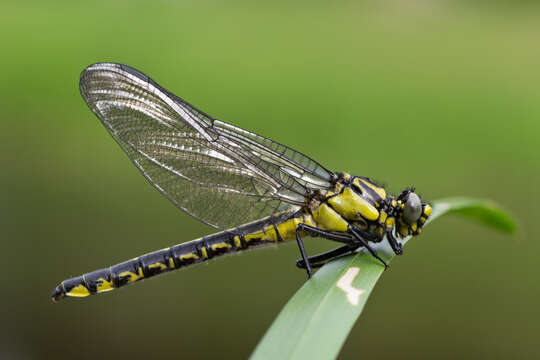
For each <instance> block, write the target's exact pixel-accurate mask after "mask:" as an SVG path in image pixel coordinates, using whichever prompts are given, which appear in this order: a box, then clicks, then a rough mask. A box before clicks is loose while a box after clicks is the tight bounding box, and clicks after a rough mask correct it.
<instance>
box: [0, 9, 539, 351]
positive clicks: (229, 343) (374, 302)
mask: <svg viewBox="0 0 540 360" xmlns="http://www.w3.org/2000/svg"><path fill="white" fill-rule="evenodd" d="M0 30H1V34H2V37H1V42H0V43H1V50H0V53H1V56H0V65H1V69H2V70H1V74H2V75H1V76H2V81H1V82H0V106H1V114H2V115H1V120H0V146H1V149H2V151H1V152H0V163H1V166H2V167H1V169H2V170H1V173H2V176H0V181H1V187H0V188H1V189H2V190H1V193H0V194H1V201H0V219H1V220H0V221H1V229H2V230H1V241H2V262H1V265H0V266H1V269H2V274H3V276H2V280H0V281H1V289H2V290H1V295H2V296H1V297H0V312H1V313H2V315H1V319H2V321H1V325H0V358H2V359H51V358H55V359H69V358H75V357H76V358H78V359H94V358H100V359H113V358H114V359H117V358H134V359H140V358H147V359H153V358H157V357H163V358H183V359H189V358H208V359H209V358H232V359H236V358H245V357H247V356H248V355H249V354H250V353H251V351H252V350H253V348H254V347H255V345H256V344H257V342H258V340H259V339H260V338H261V336H262V335H263V334H264V332H265V331H266V329H267V328H268V326H269V325H270V324H271V322H272V320H273V319H274V318H275V317H276V315H277V314H278V313H279V311H280V309H281V307H282V306H283V305H284V304H285V303H286V302H287V300H288V299H289V297H290V296H291V295H292V294H293V293H294V292H295V290H296V289H297V288H298V287H299V286H300V285H301V284H302V283H303V282H304V281H305V273H303V272H301V271H298V270H297V269H296V268H295V266H294V261H295V259H296V258H297V257H298V250H297V247H296V245H294V244H289V245H284V246H282V247H280V248H279V249H278V248H270V249H261V250H257V251H253V252H250V253H248V254H243V255H238V256H232V257H227V258H223V259H219V260H215V261H212V262H210V263H209V264H207V265H199V266H196V267H192V268H189V269H186V270H184V271H180V272H175V273H171V274H169V275H166V276H160V277H157V278H154V279H152V280H151V281H145V282H144V283H142V284H137V285H134V286H130V287H127V288H123V289H121V290H118V291H115V292H112V293H110V294H105V295H102V296H95V297H92V298H87V299H84V300H79V301H77V300H71V299H68V300H67V301H65V302H62V303H59V304H53V303H52V302H51V300H50V298H49V294H50V292H51V290H52V289H53V288H54V287H55V286H56V285H57V284H58V283H59V282H60V281H61V280H63V279H65V278H67V277H71V276H75V275H79V274H81V273H83V272H87V271H91V270H95V269H97V268H102V267H105V266H108V265H111V264H115V263H118V262H121V261H124V260H127V259H129V258H132V257H135V256H138V255H141V254H143V253H145V252H148V251H152V250H157V249H160V248H164V247H166V246H170V245H173V244H176V243H180V242H184V241H188V240H191V239H194V238H198V237H200V236H202V235H204V234H208V233H211V232H212V229H211V228H209V227H207V226H205V225H203V224H201V223H198V222H197V221H196V220H194V219H193V218H191V217H190V216H188V215H186V214H184V213H182V212H181V211H179V210H178V209H176V208H175V207H174V206H173V205H172V204H170V203H169V202H168V201H167V200H166V199H165V198H164V197H162V196H161V195H159V193H158V192H157V191H155V190H154V189H153V188H152V187H151V186H149V185H148V184H147V182H146V181H145V180H144V179H143V177H142V176H140V174H139V172H138V171H137V170H136V169H135V167H134V166H133V165H132V164H131V163H130V161H129V160H128V159H127V157H126V156H125V155H124V153H123V152H122V151H121V149H120V148H119V147H118V146H117V145H116V144H115V143H114V141H113V140H112V139H111V137H110V136H109V135H108V134H107V132H106V131H105V130H104V129H103V127H102V125H101V124H100V123H99V121H98V120H97V118H95V116H94V115H93V114H92V113H91V112H90V111H89V110H88V108H87V106H86V105H85V104H84V102H83V100H82V99H81V97H80V95H79V91H78V77H79V73H80V71H81V70H82V69H83V68H84V67H85V66H87V65H89V64H91V63H93V62H97V61H115V62H123V63H126V64H129V65H131V66H134V67H136V68H139V69H140V70H142V71H144V72H146V73H147V74H149V75H150V76H151V77H153V78H154V79H155V80H156V81H157V82H159V83H160V84H161V85H163V86H164V87H166V88H167V89H169V90H171V91H173V92H174V93H176V94H177V95H179V96H181V97H183V98H184V99H186V100H188V101H189V102H191V103H193V104H194V105H196V106H198V107H200V108H201V109H203V110H204V111H206V112H208V113H210V114H211V115H213V116H215V117H216V118H219V119H222V120H225V121H228V122H232V123H233V124H235V125H238V126H241V127H243V128H246V129H249V130H252V131H255V132H257V133H260V134H262V135H265V136H268V137H270V138H272V139H276V140H278V141H280V142H282V143H285V144H288V145H291V146H293V147H295V148H296V149H298V150H300V151H302V152H305V153H307V154H308V155H310V156H312V157H313V158H314V159H316V160H318V161H319V162H321V163H322V164H324V165H325V166H326V167H328V168H330V169H333V170H336V171H348V172H351V173H354V174H358V175H365V176H370V177H372V178H374V179H377V180H379V181H381V182H383V183H385V184H387V186H388V189H389V190H390V191H392V192H394V193H395V192H398V191H399V190H401V189H402V188H403V187H405V186H410V185H415V186H416V187H417V189H418V192H419V193H421V194H422V195H423V196H424V197H425V198H427V199H437V198H441V197H447V196H453V195H469V196H475V197H481V198H490V199H494V200H495V201H497V202H499V203H500V204H502V205H503V206H504V207H505V208H507V209H509V210H510V212H511V213H513V214H514V215H515V217H516V218H517V219H518V222H519V225H520V231H519V233H518V234H517V235H516V236H513V237H508V236H505V235H502V234H499V233H496V232H493V231H491V230H489V229H486V228H484V227H481V226H479V225H476V224H473V223H469V222H467V221H464V220H462V219H459V218H453V217H445V218H443V219H441V220H439V221H436V222H435V223H433V224H432V225H430V226H429V227H428V228H427V229H426V231H425V232H424V234H423V235H422V236H421V237H419V238H418V239H415V240H414V241H411V242H410V243H409V245H408V246H407V248H406V249H405V256H402V257H400V258H398V259H396V260H395V261H394V262H393V263H392V266H391V269H390V270H389V271H387V272H386V273H385V274H384V276H383V278H382V280H381V282H380V284H379V285H378V286H377V288H376V289H375V292H374V294H373V295H372V298H371V299H370V301H369V303H368V306H367V307H366V309H365V312H364V314H363V316H362V317H361V318H360V321H358V323H357V324H356V326H355V328H354V330H353V331H352V334H351V336H350V337H349V339H348V340H347V342H346V344H345V346H344V348H343V351H342V353H341V356H340V357H343V358H349V359H350V358H361V357H362V358H374V357H376V358H379V359H395V358H396V357H399V358H400V359H408V358H411V359H413V358H414V359H422V358H426V359H428V358H429V359H432V358H439V359H454V358H456V357H459V358H463V359H484V358H485V359H507V358H535V357H536V358H538V357H539V356H540V350H539V347H538V334H539V330H540V326H539V315H540V308H539V306H538V304H539V296H540V286H539V281H538V274H539V271H538V258H539V253H540V243H539V236H538V230H537V229H538V215H539V212H538V205H537V204H538V201H539V199H540V191H539V190H538V183H539V180H540V166H539V165H540V162H539V145H538V143H539V140H540V125H539V124H540V122H539V121H538V119H539V118H540V101H539V100H540V69H539V63H540V46H539V45H540V42H539V39H540V7H538V6H537V5H535V2H525V1H520V2H510V1H509V2H487V1H483V2H482V1H480V2H473V3H469V2H449V1H413V2H405V1H403V2H401V1H391V2H385V3H384V5H383V4H382V3H380V2H376V1H372V2H363V3H357V2H328V3H326V2H322V1H310V2H299V3H295V4H294V5H293V4H290V3H289V2H276V1H274V2H268V3H266V4H262V3H261V4H259V3H252V2H234V3H233V2H219V1H213V2H207V1H202V2H197V1H186V2H176V1H171V0H170V1H163V0H160V1H140V0H139V1H92V2H81V3H77V2H73V1H56V2H54V3H49V2H42V1H32V2H30V1H7V2H2V5H0ZM307 246H308V248H309V250H308V251H309V252H310V253H316V252H319V251H322V250H325V249H328V248H329V247H331V246H333V244H328V243H327V242H326V241H324V240H318V239H313V240H312V239H310V240H307Z"/></svg>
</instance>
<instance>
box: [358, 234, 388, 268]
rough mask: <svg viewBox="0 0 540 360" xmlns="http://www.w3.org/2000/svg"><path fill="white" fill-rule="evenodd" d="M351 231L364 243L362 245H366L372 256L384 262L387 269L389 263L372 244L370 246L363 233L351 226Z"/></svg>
mask: <svg viewBox="0 0 540 360" xmlns="http://www.w3.org/2000/svg"><path fill="white" fill-rule="evenodd" d="M349 231H350V232H351V234H353V236H354V237H355V239H356V240H358V241H359V242H360V243H361V244H362V246H364V247H365V248H366V249H367V250H368V251H369V253H370V254H371V256H373V257H374V258H375V259H377V260H379V261H380V262H381V263H383V265H384V269H385V270H386V269H388V264H387V263H386V261H384V260H383V259H382V258H381V257H380V256H379V255H377V252H376V251H375V250H373V248H372V247H371V246H369V244H368V242H367V241H366V240H365V239H364V238H363V237H362V235H360V234H359V232H358V229H355V228H354V227H353V226H350V227H349Z"/></svg>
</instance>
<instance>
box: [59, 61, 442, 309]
mask: <svg viewBox="0 0 540 360" xmlns="http://www.w3.org/2000/svg"><path fill="white" fill-rule="evenodd" d="M79 88H80V92H81V95H82V97H83V99H84V101H85V102H86V104H87V105H88V107H89V108H90V109H91V110H92V112H93V113H94V114H95V115H96V116H97V117H98V118H99V120H100V121H101V122H102V124H103V125H104V126H105V128H106V129H107V131H108V132H109V133H110V134H111V135H112V137H113V138H114V140H116V142H117V143H118V144H119V145H120V147H121V148H122V149H123V150H124V151H125V153H126V154H127V156H128V157H129V159H131V161H132V162H133V163H134V164H135V166H136V167H137V168H138V169H139V170H140V172H141V173H142V175H143V176H144V177H145V178H146V179H147V180H148V181H149V182H150V184H151V185H152V186H154V187H155V188H156V189H157V190H158V191H159V192H160V193H162V194H163V195H164V196H165V197H166V198H167V199H169V200H170V201H171V202H172V203H173V204H174V205H176V206H177V207H178V208H180V209H182V210H184V211H185V212H187V213H188V214H190V215H192V216H194V217H195V218H197V219H198V220H200V221H202V222H204V223H206V224H208V225H210V226H212V227H214V228H216V229H218V230H219V232H217V233H214V234H211V235H208V236H204V237H202V238H200V239H197V240H193V241H189V242H185V243H181V244H179V245H175V246H171V247H168V248H166V249H162V250H158V251H154V252H151V253H148V254H146V255H142V256H139V257H136V258H134V259H132V260H128V261H126V262H123V263H120V264H117V265H114V266H110V267H107V268H104V269H101V270H97V271H93V272H90V273H86V274H84V275H82V276H78V277H74V278H71V279H68V280H64V281H62V282H61V283H60V284H59V285H58V286H57V287H56V288H55V289H54V291H53V292H52V295H51V296H52V299H53V300H54V301H58V300H60V299H63V298H65V297H86V296H89V295H93V294H99V293H103V292H107V291H110V290H113V289H116V288H120V287H122V286H124V285H127V284H132V283H135V282H137V281H140V280H143V279H147V278H150V277H153V276H155V275H158V274H162V273H165V272H169V271H172V270H177V269H182V268H185V267H187V266H191V265H194V264H198V263H201V262H204V261H207V260H210V259H213V258H216V257H220V256H223V255H227V254H232V253H237V252H241V251H245V250H247V249H252V248H255V247H262V246H267V245H273V244H279V243H283V242H287V241H296V242H297V244H298V248H299V251H300V255H301V258H300V259H298V260H297V261H296V266H297V267H299V268H301V269H305V271H306V272H307V275H308V278H309V277H311V275H312V272H313V269H314V268H318V267H321V266H322V265H324V264H325V263H327V262H329V261H331V260H333V259H335V258H337V257H341V256H345V255H348V254H350V253H353V252H356V251H365V252H369V253H370V254H371V255H372V256H373V257H374V258H375V259H376V261H379V262H380V263H381V266H384V267H385V268H386V267H387V266H388V265H387V263H386V262H385V261H384V260H383V259H382V258H381V257H380V256H379V255H378V253H377V252H376V250H375V249H374V248H373V246H374V245H375V244H376V243H380V242H382V241H387V242H388V243H389V245H390V247H391V248H392V250H393V251H394V252H395V253H396V254H398V255H401V254H402V253H403V248H402V245H403V243H402V240H403V239H404V238H405V237H407V236H415V235H418V234H420V233H421V231H422V227H423V225H424V224H425V223H426V221H427V219H428V217H429V216H430V214H431V211H432V207H431V205H430V204H429V203H427V202H424V201H422V200H421V198H420V196H419V195H417V194H416V193H415V189H414V188H412V187H411V188H406V189H404V190H403V191H402V192H401V193H400V194H399V195H398V196H392V195H391V194H387V193H386V191H385V189H384V187H383V186H381V185H378V184H377V183H376V182H374V181H373V180H371V179H370V178H368V177H364V176H355V175H351V174H349V173H345V172H332V171H330V170H328V169H326V168H325V167H323V166H322V165H321V164H319V163H318V162H316V161H315V160H313V159H311V158H309V157H308V156H306V155H304V154H302V153H300V152H298V151H296V150H294V149H292V148H290V147H288V146H285V145H282V144H280V143H278V142H275V141H273V140H270V139H268V138H266V137H263V136H261V135H257V134H255V133H253V132H250V131H247V130H244V129H241V128H239V127H236V126H233V125H231V124H228V123H226V122H223V121H220V120H217V119H215V118H213V117H211V116H210V115H207V114H206V113H204V112H203V111H201V110H199V109H197V108H196V107H195V106H193V105H191V104H189V103H188V102H186V101H184V100H183V99H181V98H180V97H178V96H176V95H174V94H173V93H171V92H170V91H168V90H166V89H165V88H163V87H162V86H160V85H159V84H158V83H156V82H155V81H154V80H152V79H151V78H150V77H148V76H147V75H145V74H144V73H142V72H141V71H139V70H137V69H135V68H133V67H130V66H127V65H124V64H119V63H96V64H93V65H90V66H88V67H87V68H86V69H85V70H83V72H82V73H81V77H80V83H79ZM306 236H311V237H320V238H324V239H327V240H329V241H333V242H336V243H337V244H339V246H338V247H336V248H335V249H333V250H330V251H326V252H324V253H321V254H317V255H313V256H308V255H307V254H306V250H305V247H304V243H303V240H302V238H303V237H306Z"/></svg>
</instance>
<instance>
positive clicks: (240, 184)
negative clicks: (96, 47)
mask: <svg viewBox="0 0 540 360" xmlns="http://www.w3.org/2000/svg"><path fill="white" fill-rule="evenodd" d="M80 91H81V95H82V97H83V98H84V100H85V101H86V103H87V104H88V106H89V107H90V109H91V110H92V111H93V112H94V113H95V114H96V115H97V117H98V118H99V119H100V120H101V122H102V123H103V125H104V126H105V128H106V129H107V130H108V131H109V132H110V133H111V135H112V136H113V138H114V139H115V140H116V141H117V142H118V143H119V144H120V146H121V147H122V149H123V150H124V151H125V152H126V153H127V155H128V157H129V158H130V159H131V160H132V161H133V162H134V164H135V165H136V166H137V168H139V170H140V171H141V172H142V173H143V175H144V176H145V177H146V178H147V179H148V181H149V182H150V183H151V184H152V185H153V186H154V187H155V188H156V189H158V190H159V191H160V192H161V193H162V194H163V195H165V196H166V197H167V198H168V199H169V200H170V201H171V202H172V203H174V204H175V205H176V206H178V207H179V208H181V209H182V210H184V211H186V212H188V213H189V214H191V215H193V216H194V217H196V218H198V219H199V220H201V221H203V222H205V223H207V224H209V225H212V226H214V227H217V228H227V227H233V226H237V225H240V224H242V223H246V222H250V221H254V220H256V219H259V218H261V217H264V216H268V215H271V214H273V213H275V212H279V211H285V210H292V209H295V208H299V207H300V206H302V205H304V204H305V195H306V192H307V191H308V189H324V188H327V187H328V186H329V181H330V179H331V177H332V173H331V172H330V171H328V170H326V169H324V168H323V167H322V166H321V165H319V164H318V163H316V162H315V161H313V160H312V159H310V158H308V157H307V156H305V155H303V154H301V153H299V152H297V151H295V150H293V149H291V148H289V147H286V146H284V145H281V144H279V143H276V142H274V141H272V140H270V139H267V138H264V137H262V136H259V135H256V134H253V133H251V132H248V131H246V130H243V129H240V128H237V127H234V126H232V125H230V124H227V123H225V122H222V121H218V120H215V119H213V118H212V117H210V116H208V115H206V114H205V113H203V112H202V111H200V110H198V109H196V108H195V107H194V106H192V105H190V104H188V103H187V102H185V101H184V100H182V99H180V98H179V97H177V96H176V95H174V94H172V93H170V92H169V91H167V90H166V89H164V88H163V87H161V86H160V85H158V84H157V83H156V82H155V81H153V80H152V79H150V78H149V77H148V76H146V75H144V74H143V73H141V72H140V71H138V70H136V69H134V68H131V67H129V66H126V65H122V64H114V63H98V64H94V65H90V66H89V67H88V68H86V69H85V70H84V71H83V72H82V74H81V80H80Z"/></svg>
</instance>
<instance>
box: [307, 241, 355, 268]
mask: <svg viewBox="0 0 540 360" xmlns="http://www.w3.org/2000/svg"><path fill="white" fill-rule="evenodd" d="M354 249H356V246H354V245H343V246H340V247H338V248H335V249H332V250H330V251H326V252H323V253H320V254H317V255H313V256H310V257H308V261H309V262H310V264H311V267H312V268H317V267H321V266H323V265H324V264H326V262H327V260H331V259H334V258H337V257H339V256H341V255H343V254H346V253H348V252H351V251H353V250H354ZM296 266H298V267H299V268H301V269H305V267H306V263H305V262H304V259H298V260H296Z"/></svg>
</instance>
